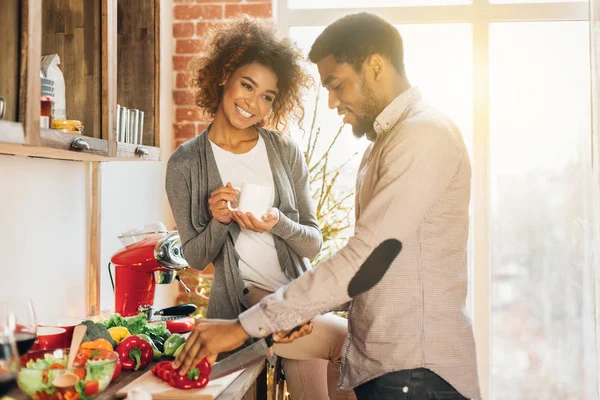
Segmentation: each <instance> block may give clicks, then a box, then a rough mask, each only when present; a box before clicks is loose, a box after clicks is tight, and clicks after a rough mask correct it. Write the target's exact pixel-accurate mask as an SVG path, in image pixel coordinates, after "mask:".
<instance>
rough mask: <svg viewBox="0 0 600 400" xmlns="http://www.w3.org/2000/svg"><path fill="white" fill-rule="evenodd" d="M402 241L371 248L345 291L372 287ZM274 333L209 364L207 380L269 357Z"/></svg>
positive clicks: (359, 291) (352, 294) (352, 293)
mask: <svg viewBox="0 0 600 400" xmlns="http://www.w3.org/2000/svg"><path fill="white" fill-rule="evenodd" d="M401 249H402V243H400V241H398V240H396V239H388V240H385V241H384V242H382V243H381V244H380V245H379V246H377V247H376V248H375V250H373V252H372V253H371V254H370V255H369V257H367V259H366V260H365V262H363V263H362V265H361V266H360V268H359V269H358V271H357V272H356V274H355V275H354V277H353V278H352V280H351V281H350V284H349V285H348V295H349V296H350V297H351V298H354V297H356V296H358V295H360V294H363V293H365V292H367V291H368V290H370V289H372V288H373V287H374V286H375V285H377V283H379V281H381V279H382V278H383V276H384V275H385V273H386V272H387V270H388V269H389V268H390V265H391V264H392V262H393V261H394V259H395V258H396V257H397V256H398V254H399V253H400V250H401ZM300 328H301V326H297V327H295V328H294V329H292V330H291V331H290V332H289V333H288V335H290V334H291V333H292V332H295V331H297V330H299V329H300ZM273 343H274V341H273V334H270V335H269V336H267V337H265V338H263V339H260V340H258V341H256V342H254V343H253V344H251V345H250V346H248V347H246V348H244V349H242V350H240V351H238V352H237V353H234V354H233V355H231V356H229V357H227V358H225V359H223V360H221V361H219V362H216V363H215V364H214V365H213V366H212V370H211V373H210V376H209V379H210V380H213V379H217V378H220V377H222V376H225V375H229V374H231V373H233V372H236V371H240V370H242V369H244V368H246V367H248V366H250V365H252V364H254V363H257V362H259V361H262V360H264V359H267V358H269V357H270V354H269V348H270V347H271V346H273Z"/></svg>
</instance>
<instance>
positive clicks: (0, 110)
mask: <svg viewBox="0 0 600 400" xmlns="http://www.w3.org/2000/svg"><path fill="white" fill-rule="evenodd" d="M5 111H6V101H5V100H4V97H0V119H2V118H4V112H5Z"/></svg>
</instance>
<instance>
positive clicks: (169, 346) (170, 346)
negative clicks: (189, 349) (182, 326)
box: [164, 333, 185, 357]
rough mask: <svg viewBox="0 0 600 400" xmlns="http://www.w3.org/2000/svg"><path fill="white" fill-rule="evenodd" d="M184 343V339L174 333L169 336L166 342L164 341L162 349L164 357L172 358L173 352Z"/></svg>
mask: <svg viewBox="0 0 600 400" xmlns="http://www.w3.org/2000/svg"><path fill="white" fill-rule="evenodd" d="M184 343H185V338H184V337H183V336H182V335H180V334H178V333H174V334H172V335H171V336H169V338H168V339H167V340H165V347H164V352H165V355H166V356H171V357H172V356H173V354H175V351H177V349H178V348H179V346H181V345H182V344H184Z"/></svg>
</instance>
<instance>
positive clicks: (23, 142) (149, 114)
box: [0, 0, 160, 161]
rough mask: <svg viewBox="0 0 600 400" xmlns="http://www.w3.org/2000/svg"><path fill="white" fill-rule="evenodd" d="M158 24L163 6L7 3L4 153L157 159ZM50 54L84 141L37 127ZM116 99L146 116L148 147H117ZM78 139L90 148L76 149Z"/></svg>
mask: <svg viewBox="0 0 600 400" xmlns="http://www.w3.org/2000/svg"><path fill="white" fill-rule="evenodd" d="M159 24H160V1H159V0H127V1H125V0H86V1H85V2H82V1H81V0H47V1H46V0H6V5H5V7H4V8H3V12H2V13H1V15H0V47H1V48H3V49H5V50H6V51H5V54H4V55H5V57H2V58H0V71H2V74H0V96H2V97H4V98H5V100H6V104H7V106H8V107H7V113H6V115H5V118H4V120H0V154H14V155H22V156H31V157H47V158H55V159H66V160H78V161H124V160H144V161H146V160H147V161H157V160H160V143H159V137H160V133H159V131H158V127H159V126H160V124H159V114H160V110H159V103H160V102H159V87H160V79H159V75H160V74H159V64H160V48H159V42H160V40H159V32H160V30H159ZM48 54H58V56H59V57H60V64H59V68H60V69H61V71H62V73H63V76H64V79H65V89H66V90H65V93H66V111H67V112H66V114H67V118H68V119H76V120H80V121H82V122H83V126H84V130H83V134H84V136H81V137H80V136H78V135H70V134H67V133H64V132H60V131H54V130H50V129H41V128H40V66H41V65H40V64H41V56H42V55H48ZM117 100H119V104H121V105H122V106H124V107H127V108H129V109H139V110H141V111H144V113H145V118H144V132H145V134H144V137H143V142H142V143H143V146H137V145H133V144H126V143H117V138H116V135H115V132H116V130H115V128H116V126H115V122H116V112H115V111H116V105H117ZM77 138H79V139H80V140H82V139H83V140H85V142H86V143H87V145H89V149H87V148H86V149H85V150H81V151H78V150H74V149H73V148H72V147H71V144H72V143H73V140H75V139H77ZM140 149H141V150H142V151H140ZM136 150H138V151H136Z"/></svg>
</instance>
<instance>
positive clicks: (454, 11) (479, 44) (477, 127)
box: [273, 0, 596, 399]
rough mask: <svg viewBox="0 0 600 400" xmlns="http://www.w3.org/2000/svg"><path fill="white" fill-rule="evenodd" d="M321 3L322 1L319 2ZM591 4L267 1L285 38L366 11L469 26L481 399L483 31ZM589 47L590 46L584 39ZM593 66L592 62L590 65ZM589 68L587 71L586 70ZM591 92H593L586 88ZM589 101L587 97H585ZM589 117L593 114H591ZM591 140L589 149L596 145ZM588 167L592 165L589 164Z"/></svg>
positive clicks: (484, 385)
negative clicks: (308, 4) (297, 5)
mask: <svg viewBox="0 0 600 400" xmlns="http://www.w3.org/2000/svg"><path fill="white" fill-rule="evenodd" d="M325 1H327V0H325ZM591 4H593V2H587V1H582V2H561V3H515V4H491V3H489V2H488V1H487V0H473V1H472V4H468V5H465V4H463V5H455V6H420V7H419V6H417V7H413V6H409V7H377V8H332V9H290V8H289V7H288V0H273V15H274V16H275V21H276V22H277V27H278V33H279V34H280V35H282V36H289V33H290V28H291V27H295V26H327V25H328V24H330V23H332V22H333V21H335V20H336V19H338V18H341V17H343V16H344V15H347V14H351V13H355V12H360V11H368V12H370V13H373V14H376V15H379V16H381V17H383V18H385V19H386V20H387V21H389V22H390V23H391V24H393V25H400V24H440V23H470V24H471V26H472V33H473V35H472V46H473V60H472V62H473V172H474V174H473V181H472V201H471V207H472V220H471V227H470V228H471V242H470V243H469V245H470V247H471V249H472V253H471V254H470V256H471V259H472V262H471V265H472V266H473V270H472V273H473V275H472V280H471V282H470V285H471V287H470V289H471V290H470V292H471V293H472V296H471V302H472V304H471V306H472V308H471V309H472V317H473V326H474V333H475V342H476V345H477V363H478V370H479V380H480V385H481V391H482V396H483V398H484V399H487V398H489V393H490V388H491V376H490V350H491V349H490V342H491V337H490V333H491V329H490V325H491V251H490V219H491V214H490V212H491V210H490V190H491V179H490V166H489V159H490V149H489V140H490V138H489V134H490V130H489V106H490V103H489V90H490V82H489V52H490V50H489V43H490V40H489V28H490V24H491V23H495V22H561V21H589V16H590V6H591ZM590 43H592V41H591V40H590ZM592 62H593V61H592ZM590 67H591V66H590ZM591 86H592V88H593V87H594V85H593V83H592V85H591ZM590 101H591V93H590ZM592 114H593V112H592ZM590 136H591V137H592V141H591V143H592V146H591V147H592V149H593V148H594V146H596V140H595V139H594V137H593V129H592V130H591V131H590ZM590 167H593V165H590Z"/></svg>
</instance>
